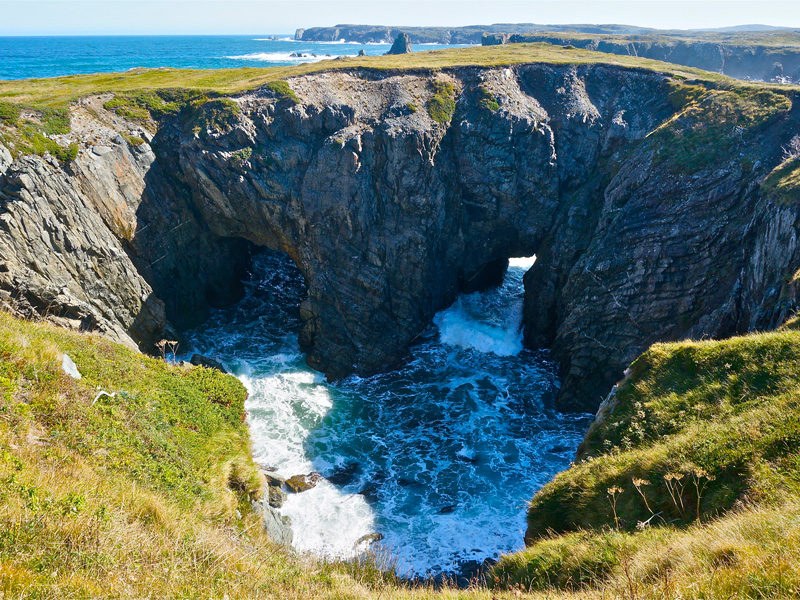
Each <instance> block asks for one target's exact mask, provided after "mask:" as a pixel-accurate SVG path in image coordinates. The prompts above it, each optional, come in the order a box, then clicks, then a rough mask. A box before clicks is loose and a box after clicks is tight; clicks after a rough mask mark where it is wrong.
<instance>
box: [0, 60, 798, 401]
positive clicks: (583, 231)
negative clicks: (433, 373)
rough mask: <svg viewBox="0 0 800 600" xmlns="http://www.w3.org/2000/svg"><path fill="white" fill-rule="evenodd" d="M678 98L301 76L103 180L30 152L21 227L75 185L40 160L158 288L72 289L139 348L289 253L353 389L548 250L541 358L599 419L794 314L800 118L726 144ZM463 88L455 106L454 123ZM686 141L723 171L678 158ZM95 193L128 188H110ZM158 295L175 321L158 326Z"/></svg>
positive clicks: (645, 79)
mask: <svg viewBox="0 0 800 600" xmlns="http://www.w3.org/2000/svg"><path fill="white" fill-rule="evenodd" d="M674 83H675V82H673V81H672V80H670V79H669V78H668V77H667V76H664V75H662V74H659V73H654V72H651V71H644V70H637V69H626V68H621V67H616V66H610V65H577V66H576V65H521V66H516V67H514V68H491V69H490V68H476V67H470V68H467V67H463V68H454V69H445V70H443V71H441V72H438V73H437V74H431V73H419V72H415V73H399V74H398V73H392V74H390V73H386V72H380V71H367V70H353V71H337V72H330V73H317V74H311V75H307V76H303V77H297V78H294V79H291V80H289V86H290V87H291V89H292V91H293V93H294V95H295V96H296V97H297V98H298V102H294V101H293V100H291V99H289V98H288V97H285V96H283V97H282V96H280V95H279V94H277V93H276V92H274V91H270V90H268V89H264V90H257V91H254V92H251V93H246V94H243V95H240V96H237V97H235V98H234V99H233V100H234V101H235V102H236V104H237V105H238V107H239V111H238V113H237V115H236V117H235V119H233V120H232V122H230V123H228V125H226V126H224V127H222V128H211V129H201V128H198V127H196V126H193V125H192V124H191V123H187V122H186V121H185V119H184V120H182V119H181V118H179V117H175V118H172V119H167V120H166V121H164V122H162V123H161V124H160V128H159V130H158V133H157V134H156V135H155V137H154V138H153V139H152V140H151V142H150V144H144V145H143V146H141V147H137V149H136V150H132V149H128V148H127V147H126V146H125V143H124V141H122V142H121V143H118V144H117V146H118V148H116V149H114V148H115V146H114V144H111V143H110V147H112V149H114V153H115V154H114V155H113V156H114V157H115V158H114V160H109V159H108V158H103V157H104V156H105V154H100V155H97V158H98V159H100V160H105V161H107V162H108V164H107V166H103V167H102V169H104V170H103V173H104V175H102V176H101V175H98V174H96V173H92V174H91V176H86V175H84V176H82V175H81V173H87V171H86V169H87V168H88V167H87V166H82V165H84V164H87V165H88V163H86V161H87V160H89V159H88V158H87V157H86V156H85V155H86V154H88V153H89V152H92V150H88V149H87V150H84V151H83V152H82V154H81V155H80V156H79V158H78V160H77V161H75V165H74V166H68V167H67V168H62V167H58V166H54V165H51V164H49V163H46V162H45V161H42V160H41V159H36V158H34V159H25V160H23V161H17V162H16V163H14V164H13V165H11V166H10V167H3V168H4V169H6V170H10V172H11V173H12V176H11V177H9V175H6V177H5V179H4V180H3V181H4V183H3V184H2V186H0V187H1V188H2V190H1V191H0V198H2V199H3V200H2V202H3V204H2V206H4V208H3V210H4V211H5V214H11V212H12V211H11V210H10V209H9V208H8V207H9V206H17V205H16V204H15V202H17V201H16V200H14V198H19V193H18V191H17V190H19V189H22V188H24V189H25V190H27V191H28V193H29V194H30V196H31V197H36V198H39V200H37V201H41V202H44V203H46V204H48V206H50V207H53V206H56V205H57V203H58V200H57V198H63V197H64V196H63V194H59V193H57V192H56V191H53V190H50V184H46V183H44V180H43V179H42V178H39V179H38V180H36V179H33V178H31V177H29V176H28V175H27V174H28V173H33V172H34V171H35V169H39V170H41V169H45V170H48V172H50V173H52V177H53V180H59V181H63V185H64V186H66V187H68V188H71V189H73V190H75V193H76V194H78V195H82V196H83V197H85V198H86V200H85V201H84V203H85V204H86V205H87V206H88V210H90V211H95V212H96V213H97V215H98V218H97V219H95V220H97V221H98V225H97V226H98V227H99V228H105V229H104V230H105V231H106V233H104V234H103V235H108V236H110V237H109V241H108V242H107V243H104V244H103V245H104V246H108V247H111V246H115V245H116V246H118V247H119V251H120V252H121V253H122V254H121V255H120V256H121V257H122V260H123V262H124V261H129V263H130V268H129V271H130V274H129V275H128V276H127V279H128V280H130V281H136V282H138V283H137V284H136V285H138V286H139V288H140V289H139V288H137V289H136V290H131V291H130V292H126V294H127V295H124V294H120V293H118V292H115V291H113V290H108V291H107V292H104V293H103V294H102V295H101V294H94V293H93V292H92V291H91V290H92V289H93V287H92V286H93V285H95V283H96V282H97V281H99V280H103V278H104V275H103V274H102V273H96V272H94V271H92V270H85V269H80V268H76V269H74V271H75V275H74V276H73V278H72V279H71V283H70V285H73V286H74V287H75V289H76V290H77V289H80V290H82V293H83V294H84V297H85V300H82V301H83V302H84V303H85V305H86V307H87V308H86V309H85V310H86V311H88V312H90V313H92V314H97V315H98V317H102V319H99V318H98V319H96V321H97V322H102V323H107V328H112V329H113V328H116V329H118V330H119V331H120V332H121V333H120V335H123V334H124V335H127V336H128V337H129V338H130V339H131V340H134V341H141V340H142V339H144V338H145V337H149V338H154V337H157V335H156V333H157V332H158V330H159V327H161V326H162V323H163V324H164V325H166V323H167V320H169V321H171V322H173V323H175V324H177V325H178V327H186V326H189V325H190V324H192V323H196V322H198V321H199V320H202V318H203V317H204V315H206V314H207V313H208V309H209V307H210V306H215V305H223V304H226V303H228V302H230V301H231V300H232V299H234V298H236V297H238V296H239V295H240V293H241V288H240V287H239V286H238V285H237V284H236V282H238V281H239V280H240V279H241V277H242V274H243V273H244V271H245V270H246V266H247V260H248V255H249V251H250V248H251V247H252V245H257V246H267V247H269V248H272V249H274V250H281V251H284V252H286V253H287V254H288V255H289V256H290V257H291V258H292V260H293V261H294V262H295V263H296V264H297V265H298V267H299V268H300V270H301V271H302V273H303V276H304V277H305V279H306V285H307V294H308V295H307V298H306V299H304V301H303V302H302V305H301V318H302V328H301V331H300V342H301V346H302V348H303V350H304V351H306V352H307V359H308V362H309V364H310V365H311V366H313V367H314V368H316V369H318V370H321V371H324V372H325V373H326V374H327V375H328V376H330V377H331V378H339V377H342V376H345V375H347V374H350V373H353V372H355V373H359V374H369V373H374V372H376V371H380V370H382V369H385V368H389V367H391V366H393V365H396V364H398V363H399V362H401V361H402V360H404V358H405V357H406V352H407V349H408V347H409V345H410V344H411V343H412V342H413V341H414V340H415V339H417V336H419V335H420V333H421V332H422V331H423V330H424V329H425V327H427V326H428V325H429V324H430V323H431V320H432V319H433V317H434V315H435V314H436V312H437V311H438V310H440V309H442V308H444V307H446V306H448V305H449V304H451V303H452V302H453V301H454V300H455V299H456V298H457V296H458V294H459V292H462V291H475V290H479V289H483V288H486V287H489V286H491V285H493V284H494V283H496V282H497V281H498V274H502V272H503V270H504V269H505V265H506V259H508V258H509V257H513V256H531V255H533V254H536V255H537V257H538V260H537V262H536V265H535V266H534V267H533V268H532V269H531V271H530V272H529V273H528V275H527V276H526V286H525V287H526V292H525V308H524V313H523V321H524V326H525V343H526V345H528V346H529V347H549V348H552V351H553V356H554V357H555V358H556V359H557V360H558V361H559V362H560V363H561V366H562V376H563V386H562V388H561V392H560V397H559V402H560V406H561V407H563V408H569V409H575V408H579V409H588V408H594V407H596V406H597V405H598V404H599V402H600V400H601V398H602V397H603V396H604V395H605V394H606V393H607V392H608V389H610V387H611V385H612V384H613V382H614V381H615V380H616V379H618V378H619V376H620V374H621V372H622V370H623V369H624V367H625V366H626V365H627V363H628V362H629V361H630V360H631V359H632V358H633V357H635V356H636V354H638V353H639V352H640V351H641V350H642V349H643V348H644V347H646V346H647V345H649V344H651V343H653V342H655V341H659V340H668V339H676V338H680V337H684V336H697V337H700V336H704V335H706V336H721V335H729V334H731V333H734V332H738V331H745V330H748V329H752V328H755V327H771V326H775V324H776V323H778V322H779V321H780V319H781V318H782V317H783V316H785V315H786V314H787V312H788V311H789V310H791V308H792V306H793V300H792V298H794V294H793V293H792V292H791V289H790V288H786V290H784V293H781V289H782V286H783V285H784V283H785V282H786V281H788V278H790V277H789V276H790V275H791V274H792V273H794V271H796V270H797V267H798V266H800V260H798V257H797V256H796V248H795V245H796V244H795V239H796V221H797V218H796V210H795V209H794V208H793V206H792V205H787V204H786V203H776V202H772V201H770V199H769V198H768V197H765V196H764V195H763V194H762V193H761V191H760V190H761V188H760V182H761V181H762V180H763V178H764V177H765V176H766V175H767V174H768V173H769V172H770V171H771V170H772V169H773V168H774V167H775V166H776V165H777V164H779V163H780V160H781V156H780V155H781V151H780V148H781V145H783V144H785V143H786V142H787V141H788V139H789V138H790V137H791V135H793V132H795V131H796V130H797V129H798V127H797V113H796V110H794V109H786V108H784V109H782V110H780V111H776V112H775V114H774V115H773V116H772V117H771V118H770V119H768V120H765V121H761V122H759V123H758V124H757V125H753V126H751V127H747V126H745V127H740V126H739V125H737V122H736V121H735V120H733V119H732V120H730V122H729V123H728V124H723V126H722V128H721V129H720V130H719V132H717V133H716V134H715V135H718V136H719V139H718V140H714V139H703V138H702V137H700V138H698V137H696V136H695V137H690V136H683V133H685V132H690V131H695V130H696V129H697V127H698V126H700V125H701V124H700V125H699V124H698V122H697V120H696V119H695V120H693V117H692V116H691V115H685V114H683V113H682V112H681V111H682V106H681V105H680V103H679V102H676V98H675V96H674V95H671V91H673V89H674V87H673V86H674ZM442 90H445V94H446V95H449V96H450V97H451V98H452V100H453V101H454V112H453V113H452V114H446V115H445V118H441V115H438V117H439V118H438V120H434V119H433V118H432V117H431V114H432V112H433V111H429V110H428V107H429V105H431V102H432V100H433V97H434V95H436V94H439V95H441V94H442ZM74 110H76V111H78V110H80V108H79V107H78V108H76V109H74ZM95 113H98V110H95ZM101 116H102V115H101ZM112 125H114V124H113V123H112V124H108V123H106V125H105V126H106V127H108V128H111V129H113V127H112ZM745 125H746V123H745ZM115 126H119V123H117V124H116V125H115ZM736 127H739V129H735V128H736ZM665 131H666V132H667V133H668V134H670V135H671V134H673V133H675V134H676V135H677V136H678V137H675V136H672V137H670V135H667V134H665V133H664V132H665ZM76 135H80V133H76ZM676 140H677V141H676ZM674 143H680V144H682V146H680V147H681V148H682V149H683V151H684V153H685V152H686V145H689V146H691V145H692V144H694V145H695V146H696V147H695V148H693V150H692V152H689V153H688V154H689V156H691V157H694V158H692V159H691V160H692V161H694V159H695V158H696V157H698V156H702V155H703V153H704V152H705V148H708V152H707V157H706V158H705V159H704V160H703V161H702V164H700V163H699V162H698V164H688V165H687V164H680V163H678V162H676V160H675V159H674V157H670V153H671V150H670V147H669V145H670V144H674ZM677 148H678V147H677V146H676V149H677ZM151 149H152V152H151ZM132 152H135V153H141V156H139V157H138V158H137V157H134V158H135V161H136V165H139V166H137V167H136V168H135V169H130V168H128V167H127V166H126V163H125V162H124V160H129V159H128V157H127V154H130V153H132ZM95 154H97V153H95ZM145 155H146V156H145ZM117 157H118V158H117ZM123 159H124V160H123ZM92 160H93V161H94V162H93V163H91V164H92V165H94V164H95V163H96V162H97V161H96V160H94V159H92ZM82 161H83V162H82ZM690 162H691V161H690ZM696 162H697V161H696ZM97 168H100V167H97ZM102 169H101V170H102ZM137 169H138V170H137ZM95 180H99V181H108V182H109V184H108V185H106V186H105V187H104V188H103V189H110V188H114V186H116V188H114V189H117V188H118V189H119V190H122V192H121V193H120V194H110V193H106V192H103V191H101V192H97V191H93V192H91V193H89V191H88V190H90V188H91V187H92V185H91V183H90V182H91V181H95ZM115 182H116V183H115ZM15 194H17V195H16V196H15ZM14 210H17V209H14ZM15 214H16V213H15ZM93 218H94V217H93ZM6 222H7V221H0V223H6ZM0 238H2V239H1V240H0V243H5V245H6V247H7V248H9V250H7V251H5V250H4V258H6V257H5V254H6V252H7V253H8V254H9V256H10V257H12V259H11V260H7V261H6V264H7V267H6V271H5V272H4V274H0V275H2V281H3V282H4V283H2V284H0V287H1V288H3V289H6V290H8V296H9V297H12V296H14V292H15V291H16V290H19V289H20V288H21V286H22V284H20V283H19V282H20V280H21V277H20V276H19V274H20V273H22V272H23V271H22V270H21V269H23V267H24V268H25V269H27V271H24V272H25V273H29V272H30V273H32V274H31V275H30V277H28V279H26V281H28V282H37V283H36V285H37V286H39V287H36V286H32V285H28V284H26V285H27V288H26V289H32V290H33V291H32V292H31V293H29V294H28V295H27V296H26V297H29V298H30V297H32V296H37V297H42V298H43V297H49V296H48V294H49V295H51V296H52V295H54V294H55V295H57V294H56V290H57V289H60V288H59V286H62V283H61V282H60V281H55V278H53V277H50V276H47V275H41V274H39V271H38V270H37V269H36V268H35V267H34V266H33V262H32V261H33V259H32V258H30V257H27V258H26V257H22V258H19V257H20V256H22V254H23V253H21V252H19V251H18V250H19V248H20V247H21V246H22V245H24V244H25V242H24V241H23V240H21V238H20V237H19V235H17V234H14V233H12V232H11V229H9V228H5V229H2V228H0ZM43 243H45V242H43ZM116 246H115V247H116ZM44 247H49V246H47V245H46V243H45V246H44ZM61 255H62V256H64V257H66V258H64V259H63V260H65V261H67V262H69V261H70V260H73V258H75V257H74V256H73V255H72V254H70V252H69V251H67V252H66V254H65V253H64V252H61ZM14 257H16V258H14ZM76 260H78V259H76ZM109 260H111V259H109ZM787 274H788V275H787ZM146 286H149V289H150V290H151V291H152V294H151V295H152V300H151V304H152V303H155V302H156V301H163V303H164V311H165V315H166V318H167V319H166V320H165V319H164V318H163V317H157V318H155V320H154V319H152V318H147V319H141V318H139V315H142V314H144V312H143V311H144V309H143V304H142V303H143V300H142V299H141V298H142V297H150V296H149V295H148V293H147V290H148V288H147V287H146ZM35 287H36V289H34V288H35ZM62 287H63V286H62ZM140 291H141V293H139V292H140ZM123 295H124V298H122V296H123ZM17 296H19V294H17ZM82 298H83V297H82ZM109 298H111V300H109ZM115 298H120V299H119V301H117V300H116V299H115ZM29 304H33V305H35V304H37V303H36V302H29ZM40 304H41V303H40ZM45 304H46V303H45ZM153 306H155V304H153ZM123 307H124V311H123V310H122V308H123ZM92 311H93V312H92ZM117 311H120V314H122V313H124V312H125V311H127V314H128V315H129V316H128V317H125V319H122V318H121V317H120V318H118V317H117V316H116V314H117ZM151 312H152V311H151ZM159 319H161V320H160V321H159ZM142 323H145V325H142ZM142 330H146V332H147V336H145V334H144V333H142Z"/></svg>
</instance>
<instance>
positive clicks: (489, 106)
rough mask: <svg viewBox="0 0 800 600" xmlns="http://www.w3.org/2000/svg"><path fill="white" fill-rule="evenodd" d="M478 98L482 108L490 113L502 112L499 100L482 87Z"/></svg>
mask: <svg viewBox="0 0 800 600" xmlns="http://www.w3.org/2000/svg"><path fill="white" fill-rule="evenodd" d="M478 98H479V100H478V103H479V104H480V106H481V107H483V108H485V109H486V110H488V111H489V112H496V111H498V110H500V104H499V103H498V102H497V98H495V97H494V94H492V93H491V92H490V91H489V90H487V89H486V88H485V87H483V86H481V87H479V88H478Z"/></svg>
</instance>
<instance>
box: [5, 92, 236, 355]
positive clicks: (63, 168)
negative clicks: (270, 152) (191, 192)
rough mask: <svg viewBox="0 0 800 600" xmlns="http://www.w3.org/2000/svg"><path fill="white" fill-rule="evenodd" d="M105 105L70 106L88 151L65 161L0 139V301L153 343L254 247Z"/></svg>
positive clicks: (229, 287) (229, 296) (230, 279)
mask: <svg viewBox="0 0 800 600" xmlns="http://www.w3.org/2000/svg"><path fill="white" fill-rule="evenodd" d="M100 113H104V114H105V111H103V110H102V102H99V103H98V102H94V101H92V102H89V101H87V102H85V103H82V104H81V105H79V106H77V107H75V108H73V116H72V121H73V134H72V137H73V138H74V139H76V140H78V141H80V142H81V143H82V144H83V146H84V151H82V152H81V153H80V155H79V156H78V158H77V159H76V160H74V161H71V162H70V163H69V164H67V165H60V164H59V163H58V162H57V161H55V160H54V159H52V158H40V157H36V156H27V157H24V158H21V159H20V160H18V161H15V162H11V161H9V159H10V156H9V154H8V152H7V150H6V149H5V148H3V147H2V146H0V301H2V302H3V303H4V304H5V305H6V307H8V308H10V309H11V310H13V311H15V312H17V313H19V314H22V315H25V316H33V315H36V314H40V315H46V316H47V317H48V318H50V319H51V320H54V321H56V322H57V323H59V324H62V325H65V326H70V327H74V328H79V329H86V330H95V331H99V332H102V333H104V334H106V335H108V336H109V337H111V338H112V339H115V340H117V341H120V342H122V343H125V344H126V345H128V346H131V347H139V348H141V349H145V350H152V347H153V344H154V343H155V342H156V341H158V340H159V339H161V338H162V337H164V336H165V335H168V336H169V337H175V333H174V331H171V330H170V324H169V322H168V319H169V320H170V321H171V322H172V324H173V325H175V326H177V327H188V326H191V325H192V324H197V323H199V322H201V321H202V320H203V319H205V318H206V316H207V315H208V312H209V307H210V306H222V305H225V304H227V303H230V302H231V301H233V300H234V299H235V298H236V297H237V294H239V293H240V290H241V278H242V277H243V275H244V273H245V268H246V265H247V264H248V263H247V260H248V256H249V254H248V252H249V248H248V247H247V245H246V243H245V242H243V241H242V240H220V239H218V238H216V236H213V235H212V234H210V232H209V230H208V227H207V226H206V225H205V224H204V223H202V222H201V221H199V220H198V219H197V218H196V216H195V212H194V208H193V206H192V205H191V198H190V196H188V195H187V192H186V190H185V188H182V185H183V184H181V182H180V181H179V180H178V179H176V178H175V177H173V176H172V174H171V172H170V167H169V153H168V152H167V153H165V154H164V156H163V158H161V159H159V160H156V155H155V153H154V152H153V150H152V148H151V146H150V145H149V144H147V143H144V144H141V145H131V144H129V143H128V142H126V141H125V139H124V138H122V137H121V136H120V135H119V134H118V132H117V129H115V127H117V128H118V127H119V126H120V123H119V122H117V123H114V122H113V121H115V119H114V118H113V117H112V116H111V115H108V114H105V119H106V121H105V122H104V121H98V119H99V118H100V117H98V115H99V114H100ZM153 286H155V287H156V288H157V289H158V292H157V293H154V292H153ZM165 330H170V331H169V332H168V333H165Z"/></svg>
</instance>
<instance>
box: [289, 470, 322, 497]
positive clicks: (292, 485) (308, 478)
mask: <svg viewBox="0 0 800 600" xmlns="http://www.w3.org/2000/svg"><path fill="white" fill-rule="evenodd" d="M322 479H323V477H322V475H320V474H319V473H308V474H307V475H294V476H293V477H289V479H287V480H286V487H288V488H289V490H290V491H292V492H294V493H295V494H299V493H301V492H305V491H307V490H310V489H311V488H313V487H314V486H316V485H317V484H318V483H319V482H320V481H322Z"/></svg>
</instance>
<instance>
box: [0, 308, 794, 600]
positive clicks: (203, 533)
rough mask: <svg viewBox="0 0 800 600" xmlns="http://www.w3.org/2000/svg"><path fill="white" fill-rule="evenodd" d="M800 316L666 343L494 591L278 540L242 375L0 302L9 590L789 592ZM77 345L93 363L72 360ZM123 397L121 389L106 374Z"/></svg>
mask: <svg viewBox="0 0 800 600" xmlns="http://www.w3.org/2000/svg"><path fill="white" fill-rule="evenodd" d="M798 348H800V332H798V331H796V330H791V329H787V330H784V331H780V332H775V333H770V334H758V335H753V336H746V337H740V338H733V339H731V340H726V341H721V342H691V343H681V344H661V345H656V346H654V347H653V348H651V349H650V350H649V351H648V352H646V353H645V354H644V355H643V356H642V357H641V358H640V359H638V360H637V361H636V362H635V363H634V364H633V365H632V368H631V373H630V374H629V375H628V376H627V378H626V379H625V381H624V382H623V383H622V384H621V385H620V387H619V389H618V390H617V392H616V394H615V396H614V397H613V398H612V399H611V401H610V402H609V403H608V406H606V407H605V411H604V412H602V413H601V414H602V418H601V420H600V421H598V422H597V423H596V424H595V425H594V426H593V427H592V429H591V431H590V433H589V435H588V436H587V438H586V441H585V443H584V446H583V448H582V452H583V453H584V454H585V455H586V457H587V458H585V459H584V460H583V461H582V462H580V463H578V464H576V465H575V466H573V467H572V468H571V469H569V470H568V471H566V472H564V473H562V474H561V475H559V476H557V477H556V479H555V480H554V481H553V482H552V483H551V484H549V485H548V486H546V487H545V488H544V489H543V490H542V491H541V492H539V493H538V494H537V495H536V496H535V497H534V499H533V502H532V504H531V507H530V510H529V530H528V535H529V543H530V546H529V548H528V549H527V550H525V551H523V552H519V553H517V554H513V555H510V556H506V557H504V558H503V559H502V560H501V561H500V563H499V565H498V566H497V567H495V569H494V570H493V571H492V572H490V573H489V577H488V579H487V583H488V586H489V588H491V589H489V588H487V587H484V585H483V584H480V583H479V582H476V585H475V586H474V587H473V588H472V589H469V590H456V589H451V588H444V589H440V590H435V589H433V588H431V587H425V586H424V587H422V588H409V587H407V586H404V585H401V584H400V583H399V582H395V581H394V580H393V579H392V578H391V577H388V576H382V575H380V574H379V573H378V572H377V571H376V570H375V569H374V568H373V567H371V566H369V565H361V566H358V565H352V564H351V565H346V564H345V565H323V564H320V563H317V562H315V561H310V560H298V559H297V558H296V557H294V556H292V555H290V554H287V553H286V552H285V551H284V550H281V549H279V548H276V547H274V546H272V545H271V544H270V543H269V541H268V540H267V539H265V537H264V535H263V534H262V533H261V529H260V526H259V523H258V520H257V518H256V517H255V515H254V514H253V513H252V512H251V510H250V503H249V502H250V499H251V498H254V497H255V496H256V495H257V494H258V491H259V485H260V484H259V481H258V475H257V472H256V470H255V468H254V466H253V464H252V462H251V459H250V458H249V456H248V452H249V449H248V441H247V433H246V428H245V426H244V424H243V421H242V418H243V409H242V401H243V399H244V397H245V391H244V389H243V388H242V386H241V385H240V384H239V383H238V382H237V381H236V380H235V379H234V378H232V377H230V376H226V375H222V374H220V373H218V372H215V371H211V370H208V369H205V368H202V367H180V366H177V367H172V366H169V365H167V364H165V363H164V362H163V361H162V360H160V359H153V358H148V357H145V356H142V355H139V354H136V353H133V352H131V351H129V350H127V349H124V348H122V347H120V346H117V345H115V344H112V343H110V342H107V341H105V340H103V339H102V338H99V337H96V336H92V335H87V334H79V333H73V332H68V331H65V330H61V329H58V328H55V327H52V326H49V325H42V324H36V323H31V322H27V321H20V320H16V319H14V318H12V317H10V316H8V315H6V314H4V313H0V392H2V396H0V458H1V459H2V461H0V497H2V500H3V502H2V504H0V590H1V591H2V593H3V594H4V596H3V597H7V598H67V597H69V598H116V597H137V598H207V597H222V596H223V595H225V596H227V597H228V598H262V597H286V598H470V599H473V598H474V599H478V598H487V599H488V598H490V597H491V598H498V599H499V598H513V597H520V595H524V596H526V597H532V598H551V599H556V598H564V599H566V598H620V599H623V598H624V599H630V600H632V599H634V598H653V599H668V598H681V597H683V598H793V597H796V595H797V593H798V592H800V568H798V565H799V564H800V450H798V448H800V418H798V415H799V414H800V413H799V412H798V402H800V367H798V364H800V362H799V361H800V350H798ZM62 353H67V354H68V355H69V356H70V357H72V358H73V359H74V360H75V362H76V364H77V366H78V369H79V370H80V371H81V374H82V375H83V377H82V379H80V380H77V381H76V380H74V379H72V378H71V377H70V376H69V375H66V374H65V373H64V372H63V370H62V367H61V361H62ZM101 389H102V390H104V391H108V392H113V393H115V394H116V395H115V396H114V397H109V396H106V395H99V396H98V391H99V390H101Z"/></svg>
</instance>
